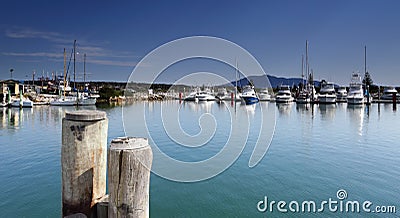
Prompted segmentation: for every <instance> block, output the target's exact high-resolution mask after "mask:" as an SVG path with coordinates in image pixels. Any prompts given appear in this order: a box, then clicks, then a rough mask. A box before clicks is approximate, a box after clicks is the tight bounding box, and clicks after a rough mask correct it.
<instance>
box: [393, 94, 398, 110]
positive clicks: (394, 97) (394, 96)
mask: <svg viewBox="0 0 400 218" xmlns="http://www.w3.org/2000/svg"><path fill="white" fill-rule="evenodd" d="M392 99H393V110H394V111H395V110H396V104H397V102H396V101H397V93H393V96H392Z"/></svg>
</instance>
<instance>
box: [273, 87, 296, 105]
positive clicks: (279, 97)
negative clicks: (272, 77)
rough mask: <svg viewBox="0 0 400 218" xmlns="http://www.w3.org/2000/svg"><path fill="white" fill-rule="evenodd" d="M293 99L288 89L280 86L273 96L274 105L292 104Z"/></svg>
mask: <svg viewBox="0 0 400 218" xmlns="http://www.w3.org/2000/svg"><path fill="white" fill-rule="evenodd" d="M293 100H294V98H293V97H292V93H291V92H290V87H289V86H288V85H281V86H280V87H279V90H278V93H277V94H276V96H275V101H276V103H289V102H293Z"/></svg>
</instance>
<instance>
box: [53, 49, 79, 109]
mask: <svg viewBox="0 0 400 218" xmlns="http://www.w3.org/2000/svg"><path fill="white" fill-rule="evenodd" d="M74 52H75V51H74ZM66 74H67V72H66V53H65V48H64V83H63V84H64V88H63V96H62V97H60V98H58V99H56V100H54V101H52V102H50V105H53V106H74V105H76V102H77V101H76V100H77V99H76V97H73V96H65V93H66V84H67V82H66V78H67V75H66Z"/></svg>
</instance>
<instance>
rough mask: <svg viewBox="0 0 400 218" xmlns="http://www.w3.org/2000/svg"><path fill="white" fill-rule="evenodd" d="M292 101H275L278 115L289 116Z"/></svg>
mask: <svg viewBox="0 0 400 218" xmlns="http://www.w3.org/2000/svg"><path fill="white" fill-rule="evenodd" d="M293 104H294V103H293V102H291V103H276V106H277V107H278V111H279V114H280V115H284V116H289V115H290V112H291V111H292V106H293Z"/></svg>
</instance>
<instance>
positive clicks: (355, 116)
mask: <svg viewBox="0 0 400 218" xmlns="http://www.w3.org/2000/svg"><path fill="white" fill-rule="evenodd" d="M347 112H348V114H349V117H350V123H351V125H353V126H354V127H355V128H356V129H357V133H358V135H360V136H362V135H363V127H364V105H351V104H349V105H347Z"/></svg>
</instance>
